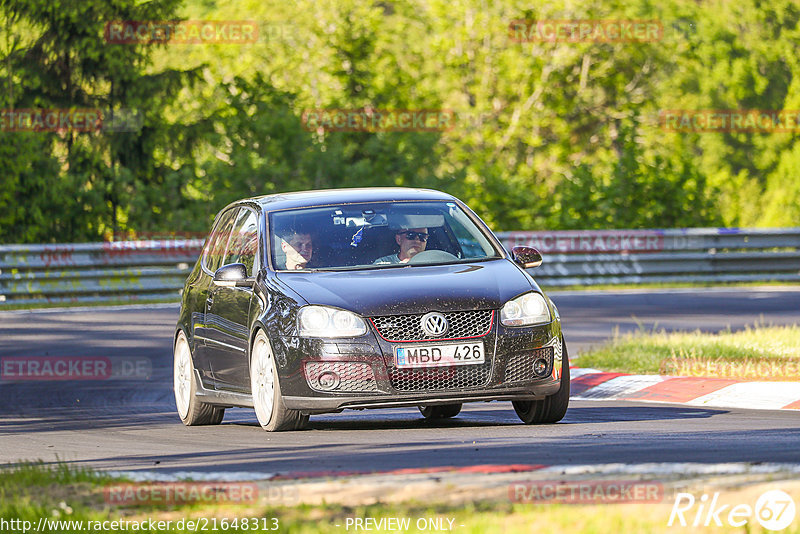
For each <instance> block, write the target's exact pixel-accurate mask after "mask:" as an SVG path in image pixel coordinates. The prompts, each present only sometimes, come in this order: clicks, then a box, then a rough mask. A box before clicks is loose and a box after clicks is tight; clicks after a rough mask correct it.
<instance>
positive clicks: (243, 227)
mask: <svg viewBox="0 0 800 534" xmlns="http://www.w3.org/2000/svg"><path fill="white" fill-rule="evenodd" d="M257 250H258V216H257V215H256V213H255V212H254V211H251V210H249V209H246V208H242V209H240V210H239V215H238V216H237V217H236V222H235V224H234V225H233V232H232V233H231V237H230V239H229V240H228V247H227V249H226V252H225V261H223V262H222V264H223V265H229V264H231V263H244V264H245V266H246V267H247V276H252V275H253V263H254V262H255V259H256V251H257Z"/></svg>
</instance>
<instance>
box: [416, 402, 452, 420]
mask: <svg viewBox="0 0 800 534" xmlns="http://www.w3.org/2000/svg"><path fill="white" fill-rule="evenodd" d="M419 411H420V413H421V414H422V416H423V417H424V418H425V419H449V418H451V417H455V416H457V415H458V414H459V412H460V411H461V404H443V405H440V406H419Z"/></svg>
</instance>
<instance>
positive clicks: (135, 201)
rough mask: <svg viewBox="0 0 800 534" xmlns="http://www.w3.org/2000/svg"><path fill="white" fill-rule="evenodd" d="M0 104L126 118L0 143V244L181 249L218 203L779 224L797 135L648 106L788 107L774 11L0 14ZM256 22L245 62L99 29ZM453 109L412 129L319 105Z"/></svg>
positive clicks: (143, 7) (307, 6)
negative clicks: (445, 204)
mask: <svg viewBox="0 0 800 534" xmlns="http://www.w3.org/2000/svg"><path fill="white" fill-rule="evenodd" d="M0 5H2V11H3V14H4V16H5V19H6V24H5V28H4V34H3V39H0V47H2V49H3V55H2V58H1V61H0V72H2V79H3V80H4V84H3V86H4V88H6V90H3V91H0V95H1V96H0V101H2V107H3V108H5V109H9V108H35V107H55V108H70V107H98V108H103V109H134V110H139V111H141V112H142V115H143V117H144V122H143V127H142V128H141V129H139V130H136V131H129V132H50V133H43V132H13V131H0V141H2V144H0V162H2V172H3V175H2V182H0V241H3V242H34V241H49V240H56V241H68V240H83V239H97V238H99V237H100V236H102V235H103V234H108V233H109V232H113V231H116V230H120V231H127V232H133V233H136V232H148V231H164V230H174V231H191V230H197V231H202V230H204V229H206V228H207V225H208V221H209V219H210V217H212V216H213V214H214V213H216V212H217V211H218V210H219V209H220V208H221V207H222V206H224V205H225V204H226V203H228V202H230V201H232V200H235V199H237V198H241V197H245V196H253V195H259V194H267V193H273V192H280V191H289V190H301V189H309V188H327V187H354V186H380V185H386V186H395V185H399V186H410V187H432V188H437V189H442V190H445V191H447V192H450V193H453V194H455V195H456V196H458V197H460V198H462V199H463V200H465V201H466V202H468V203H469V204H470V205H471V206H472V207H474V208H475V209H476V210H477V211H478V212H479V213H480V214H481V216H483V217H484V218H485V219H486V220H487V222H489V223H490V224H491V225H492V226H493V228H495V229H497V230H510V229H543V228H614V227H616V228H621V227H628V228H637V227H687V226H704V225H730V226H759V225H760V226H796V225H797V221H798V217H799V216H800V186H798V183H800V181H798V179H797V178H796V173H797V169H798V165H800V146H799V145H798V135H797V133H798V130H797V129H795V130H794V132H788V133H774V132H766V133H764V132H762V133H755V132H742V131H731V132H699V131H698V132H689V133H687V132H674V131H666V130H665V129H664V128H663V127H662V125H661V124H660V123H659V120H658V117H659V112H660V111H662V110H675V109H685V110H708V109H723V110H737V109H761V110H800V76H798V77H795V74H797V73H800V59H798V58H800V53H799V52H800V50H798V46H800V29H798V22H799V21H800V6H798V4H797V3H796V2H795V1H793V0H774V1H772V2H769V3H766V2H763V1H761V0H741V1H739V2H728V1H726V0H706V1H703V2H696V1H694V0H665V1H663V2H652V1H651V0H612V1H605V2H585V3H578V4H576V3H574V2H566V1H561V2H554V3H548V4H541V3H539V4H537V5H536V7H531V4H530V3H529V2H523V1H521V0H502V1H500V0H498V1H485V0H480V1H479V0H425V1H423V0H384V1H380V2H361V1H358V0H296V1H294V2H281V1H278V0H216V1H209V0H204V1H203V2H200V1H197V0H187V1H186V2H185V3H184V4H183V5H179V4H178V0H155V1H152V2H146V3H140V2H136V1H134V0H115V1H114V2H101V1H100V0H88V1H84V2H72V1H70V2H67V1H56V2H47V1H45V0H2V3H1V4H0ZM178 18H191V19H200V20H203V19H205V20H254V21H258V23H259V30H260V31H259V35H260V37H259V40H258V42H256V43H228V44H225V43H220V44H204V45H185V44H184V45H179V44H174V43H170V44H166V45H161V46H155V45H144V44H137V45H121V44H113V43H107V42H105V41H104V40H103V27H104V25H105V24H106V23H107V22H109V21H113V20H165V19H178ZM519 19H530V20H623V19H625V20H630V19H634V20H655V21H658V22H659V23H660V24H661V26H662V28H663V32H662V34H661V35H660V36H659V39H657V40H655V41H643V42H589V41H586V42H570V41H557V42H548V41H539V42H518V41H516V40H514V39H512V38H511V36H510V33H509V25H510V23H511V22H512V21H514V20H519ZM365 108H366V109H370V108H372V109H382V110H406V109H409V110H414V109H444V110H451V111H452V112H453V113H454V114H455V117H456V121H455V126H454V127H453V128H451V129H446V130H443V131H434V132H430V131H428V132H403V131H382V132H381V131H378V132H375V131H355V132H343V131H322V130H316V129H312V128H307V127H306V125H305V124H304V122H303V114H304V112H307V111H309V110H321V109H365Z"/></svg>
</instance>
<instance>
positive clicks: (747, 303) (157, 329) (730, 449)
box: [0, 288, 800, 473]
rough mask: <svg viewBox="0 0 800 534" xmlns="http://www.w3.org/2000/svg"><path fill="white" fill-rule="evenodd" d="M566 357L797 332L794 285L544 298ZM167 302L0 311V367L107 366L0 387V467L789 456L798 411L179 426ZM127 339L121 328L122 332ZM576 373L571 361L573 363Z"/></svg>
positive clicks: (413, 413)
mask: <svg viewBox="0 0 800 534" xmlns="http://www.w3.org/2000/svg"><path fill="white" fill-rule="evenodd" d="M552 296H553V300H554V301H555V302H556V304H557V305H558V307H559V311H560V312H561V316H562V319H563V321H564V328H565V337H566V340H567V343H568V345H569V347H570V351H571V353H572V354H575V353H579V352H580V351H581V350H584V349H585V348H586V347H588V346H589V345H592V344H597V343H602V342H603V340H605V339H607V338H608V337H609V336H610V335H611V334H612V332H613V330H614V328H615V327H619V329H620V330H622V331H627V330H632V329H637V328H641V327H644V328H648V329H649V328H652V327H653V326H654V325H655V326H657V327H659V328H667V329H690V330H693V329H695V328H702V329H704V330H709V331H716V330H720V329H724V328H726V327H728V326H730V327H731V328H734V329H736V328H741V327H743V326H744V325H747V324H753V323H755V322H758V321H762V322H765V323H768V324H769V323H771V324H792V323H798V322H800V289H797V290H795V289H788V288H747V289H742V288H737V289H713V290H711V289H710V290H657V291H631V292H626V291H619V292H569V293H555V292H554V293H553V294H552ZM177 312H178V308H177V306H176V305H160V306H151V307H135V308H105V309H94V310H92V309H82V310H70V311H63V310H57V311H52V310H51V311H46V310H45V311H37V312H3V313H0V357H2V358H14V357H41V358H46V357H48V356H62V357H64V356H66V357H70V356H74V357H82V356H100V357H107V358H108V359H109V360H108V361H109V362H111V367H112V369H113V373H111V375H112V376H110V378H108V379H104V380H92V381H81V382H73V381H24V382H7V381H6V382H2V383H0V464H4V463H9V462H16V461H19V460H23V459H24V460H36V459H41V460H43V461H45V462H54V461H57V460H61V461H66V462H79V463H82V464H85V465H88V466H91V467H95V468H101V469H114V470H148V471H150V470H160V471H165V472H171V471H236V472H249V473H296V472H309V471H385V470H394V469H398V468H416V467H435V466H453V465H454V466H468V465H477V464H548V465H552V464H573V463H575V464H600V463H603V464H606V463H615V462H620V463H643V462H708V463H712V462H713V463H719V462H792V463H797V462H800V448H798V446H797V445H798V443H800V414H798V413H797V412H792V411H763V410H741V409H704V408H694V407H687V406H681V405H666V404H645V403H632V402H591V401H574V402H573V403H572V404H571V405H570V410H569V412H568V413H567V416H566V418H565V419H564V421H562V422H561V423H560V424H556V425H547V426H538V427H537V426H524V425H522V424H521V423H520V422H519V420H518V418H517V416H516V415H515V414H514V412H513V409H512V407H511V404H510V403H507V402H503V403H499V402H498V403H479V404H471V405H466V406H465V407H464V410H463V411H462V412H461V415H459V416H458V417H457V418H456V419H454V420H449V421H445V422H437V423H429V422H426V421H424V420H423V419H422V417H421V416H420V414H419V412H418V411H417V410H412V409H390V410H371V411H346V412H343V413H341V414H334V415H325V416H314V417H312V418H311V421H310V423H309V427H308V428H307V429H306V430H304V431H301V432H285V433H278V434H268V433H265V432H264V431H262V430H261V428H260V427H258V425H257V423H256V419H255V415H254V414H253V413H252V410H246V409H233V410H228V411H227V413H226V415H225V420H224V421H223V424H222V425H220V426H217V427H194V428H186V427H184V426H183V425H182V424H181V423H180V420H179V419H178V416H177V415H176V413H175V408H174V402H173V397H172V391H171V388H172V374H171V364H172V348H171V343H172V333H173V328H174V325H175V321H176V318H177ZM131 330H132V331H135V332H136V333H135V334H132V333H130V332H131ZM573 363H578V364H579V362H573Z"/></svg>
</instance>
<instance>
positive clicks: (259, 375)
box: [250, 331, 308, 432]
mask: <svg viewBox="0 0 800 534" xmlns="http://www.w3.org/2000/svg"><path fill="white" fill-rule="evenodd" d="M250 352H251V356H250V391H251V393H252V395H253V409H254V410H255V412H256V418H257V419H258V423H259V424H260V425H261V428H263V429H264V430H266V431H267V432H282V431H284V430H300V429H301V428H303V427H304V426H305V424H306V423H307V422H308V415H306V414H303V413H301V412H300V411H299V410H289V409H288V408H286V405H285V404H284V403H283V395H282V394H281V384H280V381H279V380H278V368H277V365H275V358H274V354H273V352H272V345H271V344H270V342H269V339H267V335H266V334H265V333H264V332H263V331H260V332H259V333H258V334H257V335H256V338H255V341H253V348H252V350H251V351H250ZM270 401H271V402H270Z"/></svg>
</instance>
